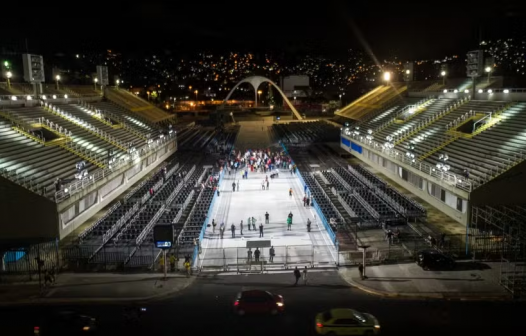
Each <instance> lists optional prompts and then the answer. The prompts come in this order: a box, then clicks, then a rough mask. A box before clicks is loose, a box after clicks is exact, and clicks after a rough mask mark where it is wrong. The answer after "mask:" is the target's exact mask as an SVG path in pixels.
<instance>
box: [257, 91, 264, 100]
mask: <svg viewBox="0 0 526 336" xmlns="http://www.w3.org/2000/svg"><path fill="white" fill-rule="evenodd" d="M262 93H263V91H261V90H258V101H261V94H262Z"/></svg>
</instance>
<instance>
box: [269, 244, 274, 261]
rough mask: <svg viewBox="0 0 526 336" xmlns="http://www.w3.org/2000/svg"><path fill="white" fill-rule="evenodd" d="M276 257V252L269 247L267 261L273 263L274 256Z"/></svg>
mask: <svg viewBox="0 0 526 336" xmlns="http://www.w3.org/2000/svg"><path fill="white" fill-rule="evenodd" d="M275 255H276V252H275V251H274V246H271V247H270V250H269V252H268V261H270V262H274V256H275Z"/></svg>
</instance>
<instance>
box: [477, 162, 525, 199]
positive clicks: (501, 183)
mask: <svg viewBox="0 0 526 336" xmlns="http://www.w3.org/2000/svg"><path fill="white" fill-rule="evenodd" d="M525 186H526V161H525V162H522V163H521V164H519V165H517V166H515V167H513V168H512V169H510V170H508V171H507V172H505V173H504V174H502V175H499V176H498V177H496V178H495V179H493V180H491V181H490V182H488V183H486V184H484V185H483V186H481V187H480V188H478V189H475V190H474V191H473V192H472V193H471V203H472V204H473V205H474V206H479V205H480V206H483V205H492V204H495V205H515V204H524V203H525V202H526V196H525V195H524V188H525Z"/></svg>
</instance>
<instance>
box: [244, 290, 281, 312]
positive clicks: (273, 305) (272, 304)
mask: <svg viewBox="0 0 526 336" xmlns="http://www.w3.org/2000/svg"><path fill="white" fill-rule="evenodd" d="M284 309H285V303H284V301H283V296H281V295H276V294H272V293H270V292H267V291H262V290H250V291H244V292H241V293H239V294H238V295H237V298H236V301H234V311H235V312H236V314H238V315H240V316H243V315H245V314H272V315H276V314H278V313H280V312H283V310H284Z"/></svg>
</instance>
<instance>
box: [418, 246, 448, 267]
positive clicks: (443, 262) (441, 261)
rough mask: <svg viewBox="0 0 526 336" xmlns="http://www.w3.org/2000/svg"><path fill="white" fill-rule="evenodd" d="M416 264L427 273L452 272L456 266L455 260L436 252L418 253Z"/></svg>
mask: <svg viewBox="0 0 526 336" xmlns="http://www.w3.org/2000/svg"><path fill="white" fill-rule="evenodd" d="M416 263H417V264H418V266H420V267H422V269H424V270H425V271H428V270H452V269H454V268H455V265H456V263H455V260H453V259H451V258H450V257H448V256H447V255H445V254H443V253H441V252H438V251H436V250H423V251H420V252H418V254H417V258H416Z"/></svg>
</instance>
